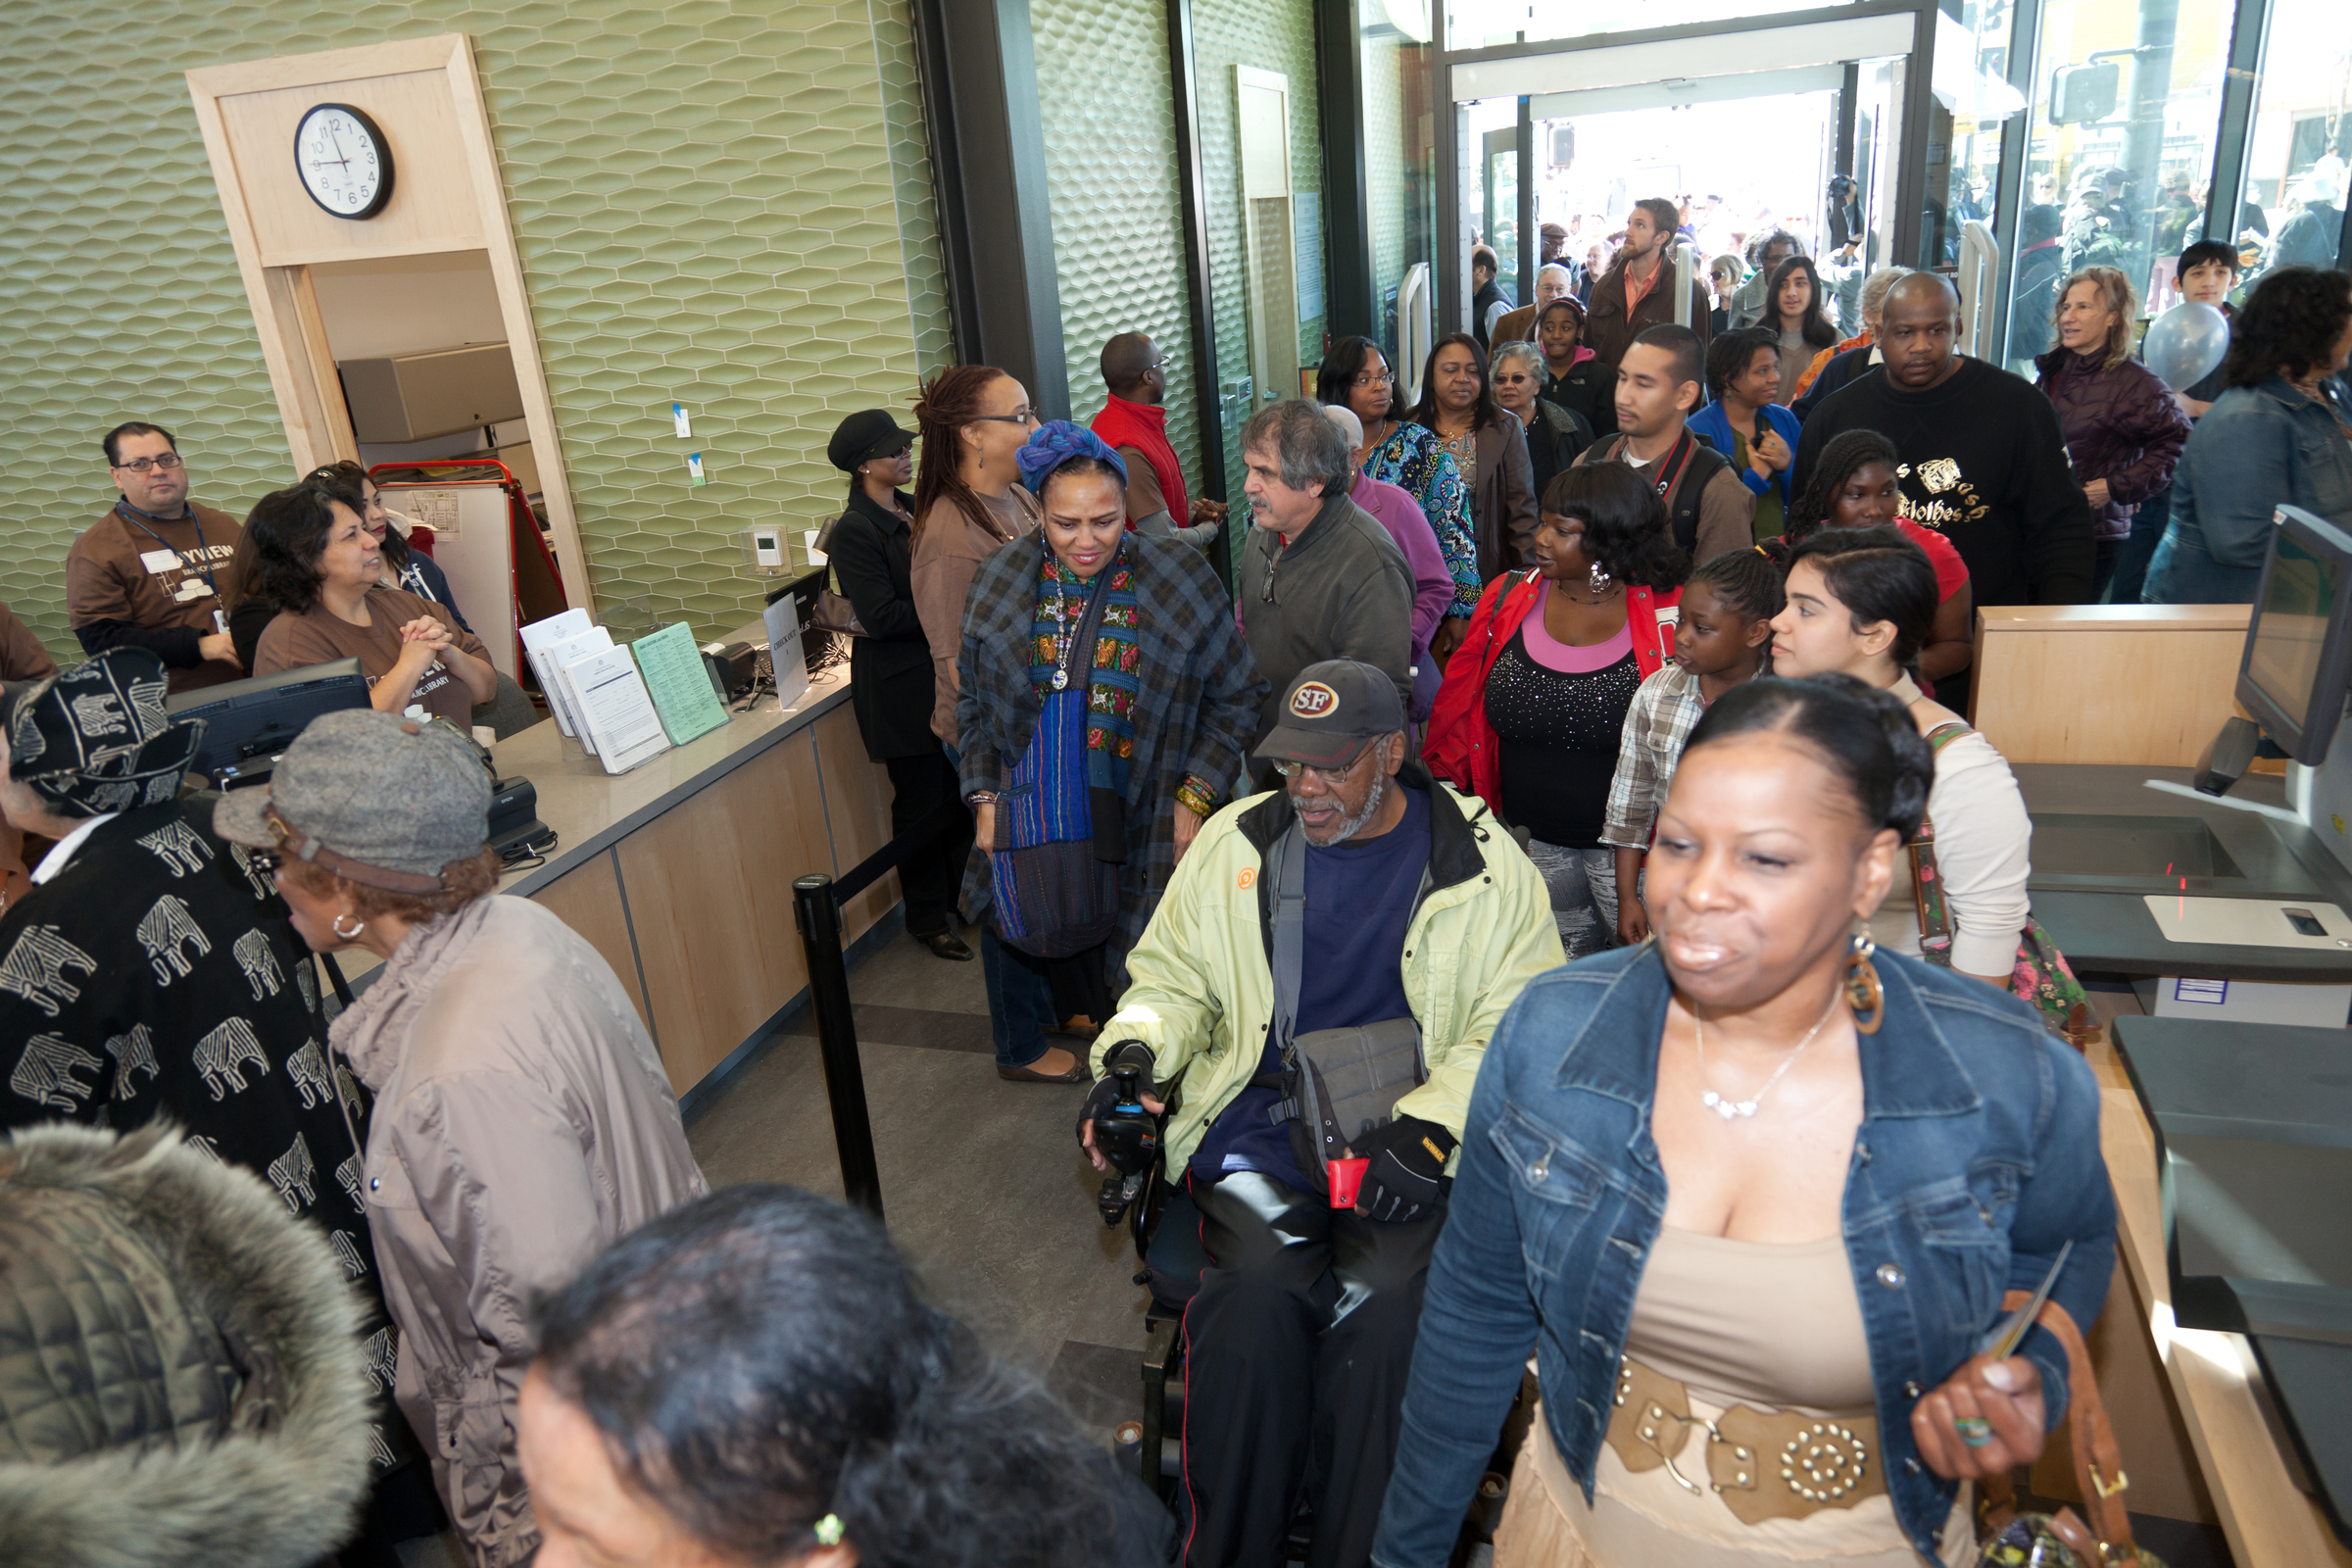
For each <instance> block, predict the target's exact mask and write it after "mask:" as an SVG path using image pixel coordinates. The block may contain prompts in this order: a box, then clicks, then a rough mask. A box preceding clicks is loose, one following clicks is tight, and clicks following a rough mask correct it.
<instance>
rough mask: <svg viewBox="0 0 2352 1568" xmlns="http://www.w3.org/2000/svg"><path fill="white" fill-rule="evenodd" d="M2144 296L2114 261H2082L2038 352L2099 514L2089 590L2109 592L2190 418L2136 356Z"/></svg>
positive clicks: (2095, 596) (2176, 456) (2168, 477)
mask: <svg viewBox="0 0 2352 1568" xmlns="http://www.w3.org/2000/svg"><path fill="white" fill-rule="evenodd" d="M2138 318H2139V299H2138V296H2136V295H2135V294H2133V293H2132V291H2131V279H2130V278H2128V277H2126V276H2125V275H2124V274H2123V273H2122V272H2121V271H2119V270H2116V269H2115V268H2112V267H2085V268H2083V269H2082V270H2079V271H2077V272H2076V273H2075V274H2074V275H2073V276H2072V277H2070V278H2068V279H2067V280H2066V287H2065V288H2063V289H2061V290H2060V291H2059V294H2058V315H2057V319H2056V323H2055V324H2056V326H2057V329H2058V346H2057V347H2056V348H2054V349H2052V350H2050V351H2049V352H2048V353H2047V354H2044V355H2042V356H2041V357H2040V358H2038V359H2036V360H2035V361H2034V366H2035V367H2036V368H2038V369H2039V370H2040V371H2041V379H2040V381H2039V383H2038V384H2039V386H2040V387H2041V390H2042V393H2043V395H2044V396H2046V397H2048V399H2049V400H2050V403H2051V405H2052V406H2053V407H2055V408H2056V409H2057V410H2058V423H2059V427H2060V428H2061V429H2063V430H2064V431H2065V432H2066V450H2067V454H2068V456H2070V457H2072V458H2073V459H2074V464H2075V478H2076V479H2077V481H2079V482H2080V483H2081V484H2082V494H2083V496H2084V498H2085V499H2087V500H2088V501H2089V502H2090V509H2091V511H2092V512H2093V513H2094V514H2096V515H2097V517H2098V523H2097V528H2096V531H2095V533H2094V534H2093V537H2094V538H2095V539H2096V540H2097V541H2098V554H2097V556H2096V558H2095V559H2094V560H2093V563H2092V566H2091V582H2090V596H2091V600H2092V602H2093V603H2096V602H2097V601H2098V600H2100V599H2102V598H2104V597H2105V596H2106V593H2107V584H2108V582H2109V580H2110V579H2112V578H2113V577H2114V576H2115V563H2116V558H2117V556H2118V555H2120V554H2121V553H2122V551H2123V548H2124V541H2125V540H2127V539H2129V538H2131V514H2132V513H2133V512H2134V511H2136V510H2137V509H2138V506H2139V503H2140V502H2142V501H2145V500H2146V499H2147V498H2148V497H2150V496H2152V495H2154V494H2156V493H2157V492H2158V491H2159V490H2162V489H2163V488H2164V487H2165V486H2166V485H2168V484H2170V483H2172V480H2173V467H2174V466H2175V465H2176V464H2178V463H2179V462H2180V447H2181V445H2182V443H2184V442H2185V441H2187V440H2188V430H2189V424H2188V416H2187V415H2185V414H2183V413H2181V412H2180V404H2179V403H2177V402H2175V401H2174V399H2173V394H2172V392H2171V390H2170V389H2169V388H2167V387H2166V386H2165V384H2164V383H2163V382H2162V381H2160V380H2158V379H2157V378H2156V376H2155V375H2154V373H2153V372H2151V371H2150V370H2149V369H2148V368H2147V367H2146V366H2144V365H2141V364H2140V363H2139V362H2138V361H2136V360H2134V359H2132V358H2131V324H2132V322H2133V321H2135V320H2137V319H2138Z"/></svg>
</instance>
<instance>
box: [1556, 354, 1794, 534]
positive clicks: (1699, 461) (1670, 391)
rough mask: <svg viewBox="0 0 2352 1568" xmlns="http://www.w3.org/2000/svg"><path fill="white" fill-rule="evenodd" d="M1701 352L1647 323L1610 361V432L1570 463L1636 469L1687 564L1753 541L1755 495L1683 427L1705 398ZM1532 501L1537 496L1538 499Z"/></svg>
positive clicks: (1717, 455)
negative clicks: (1613, 395)
mask: <svg viewBox="0 0 2352 1568" xmlns="http://www.w3.org/2000/svg"><path fill="white" fill-rule="evenodd" d="M1706 373H1707V361H1706V348H1705V345H1703V344H1702V343H1701V342H1700V341H1699V338H1698V334H1697V333H1695V332H1693V331H1691V328H1689V327H1687V326H1672V325H1668V326H1653V327H1650V328H1649V329H1648V330H1647V331H1645V332H1643V333H1642V335H1641V336H1640V337H1637V338H1635V339H1634V341H1633V342H1632V343H1631V344H1630V345H1629V346H1628V347H1627V348H1626V351H1625V358H1624V359H1622V360H1620V361H1618V362H1617V430H1618V433H1617V434H1616V435H1613V436H1608V437H1604V438H1603V439H1601V440H1598V441H1595V442H1593V444H1592V445H1591V446H1589V447H1587V448H1585V450H1584V452H1583V453H1582V454H1581V455H1579V456H1578V458H1577V460H1576V461H1577V462H1578V463H1580V464H1584V463H1624V464H1630V465H1631V466H1634V467H1636V468H1639V469H1641V470H1642V477H1643V478H1645V479H1647V480H1649V482H1650V487H1651V488H1652V489H1653V490H1654V491H1656V493H1657V497H1658V500H1659V503H1660V504H1661V505H1663V506H1664V507H1665V509H1666V521H1667V525H1668V526H1669V527H1670V528H1671V529H1672V530H1673V533H1674V542H1675V543H1676V544H1677V545H1679V546H1681V547H1682V548H1683V549H1685V550H1687V551H1689V552H1690V553H1691V564H1693V565H1696V564H1698V563H1699V562H1702V561H1711V560H1713V559H1714V558H1715V557H1717V556H1719V555H1722V554H1723V553H1724V552H1725V551H1727V550H1747V549H1750V548H1752V547H1753V546H1754V544H1755V526H1756V498H1755V497H1754V496H1752V495H1750V494H1749V493H1748V489H1747V486H1746V485H1744V484H1741V483H1740V473H1739V470H1738V469H1736V468H1735V467H1733V466H1732V465H1731V463H1730V461H1729V460H1728V459H1726V458H1725V457H1724V456H1723V455H1722V454H1721V453H1718V452H1717V451H1716V450H1715V449H1714V448H1713V447H1710V446H1709V445H1707V443H1706V442H1705V441H1704V440H1702V439H1700V438H1699V437H1698V435H1696V434H1695V433H1694V432H1692V431H1691V428H1690V426H1689V424H1688V422H1687V421H1688V420H1689V419H1690V417H1691V415H1692V414H1693V413H1695V412H1696V411H1697V409H1698V406H1699V404H1700V403H1702V402H1704V401H1705V399H1706V385H1705V377H1706ZM1539 499H1540V498H1539Z"/></svg>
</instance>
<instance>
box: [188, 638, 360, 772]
mask: <svg viewBox="0 0 2352 1568" xmlns="http://www.w3.org/2000/svg"><path fill="white" fill-rule="evenodd" d="M367 706H368V677H367V676H366V675H363V674H362V673H360V662H359V661H358V660H356V659H338V660H334V661H332V662H328V663H324V664H306V665H304V666H303V667H302V668H300V669H281V670H279V671H278V672H277V673H275V674H273V675H257V676H255V677H254V678H253V679H251V680H232V681H229V682H227V683H225V684H223V685H220V686H200V687H198V688H197V689H196V690H194V691H188V692H175V693H173V694H172V696H171V697H168V698H166V699H165V701H164V708H165V710H166V711H169V712H170V713H171V714H172V716H173V717H174V718H201V719H203V720H204V721H205V731H204V744H203V745H202V746H200V747H199V748H198V749H197V752H196V760H195V761H194V762H193V763H191V764H190V771H192V772H198V773H202V774H204V775H205V777H207V778H209V779H211V780H212V782H213V786H214V788H216V789H223V790H233V789H236V788H238V787H239V786H240V785H245V784H258V783H260V782H261V781H262V780H263V779H266V778H268V777H269V776H270V769H271V768H273V767H275V766H276V765H277V760H278V758H279V757H281V756H283V755H284V753H285V750H286V748H287V747H289V746H291V745H293V744H294V739H295V737H296V736H298V735H300V734H301V733H302V731H303V727H304V726H305V725H307V724H309V723H310V721H311V720H312V719H314V718H317V717H318V716H319V714H320V713H332V712H336V711H340V710H342V709H346V708H366V707H367Z"/></svg>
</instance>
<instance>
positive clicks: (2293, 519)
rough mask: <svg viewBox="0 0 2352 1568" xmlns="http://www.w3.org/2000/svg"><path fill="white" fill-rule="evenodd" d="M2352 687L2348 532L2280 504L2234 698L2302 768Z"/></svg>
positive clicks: (2318, 757) (2315, 757)
mask: <svg viewBox="0 0 2352 1568" xmlns="http://www.w3.org/2000/svg"><path fill="white" fill-rule="evenodd" d="M2347 689H2352V534H2347V533H2345V532H2344V530H2343V529H2341V528H2339V527H2337V526H2336V525H2335V524H2333V523H2331V522H2328V521H2326V520H2325V519H2323V518H2320V517H2316V516H2314V515H2311V514H2310V513H2308V512H2305V511H2304V510H2303V509H2302V508H2300V507H2280V508H2279V509H2278V515H2277V516H2276V518H2275V519H2274V523H2273V526H2272V528H2271V549H2270V554H2269V556H2268V557H2267V559H2265V560H2264V562H2263V564H2262V581H2261V584H2260V586H2258V587H2257V588H2256V589H2255V590H2254V613H2253V616H2252V618H2251V619H2250V620H2249V621H2248V622H2247V625H2246V649H2245V654H2244V656H2243V657H2242V659H2241V660H2240V661H2239V663H2238V668H2237V700H2238V701H2239V702H2241V703H2243V704H2245V705H2246V711H2248V712H2250V713H2252V714H2253V715H2254V721H2255V722H2256V723H2258V724H2260V725H2261V726H2262V729H2263V733H2264V734H2266V735H2268V736H2269V737H2270V738H2271V739H2272V740H2274V741H2276V742H2277V743H2278V747H2279V749H2280V750H2281V751H2283V752H2285V753H2286V755H2287V756H2289V757H2291V758H2293V759H2294V760H2296V761H2298V762H2301V763H2303V764H2304V765H2305V766H2307V767H2317V766H2318V765H2319V764H2320V763H2321V762H2322V761H2324V760H2327V744H2328V742H2330V741H2332V740H2333V739H2334V738H2335V727H2336V723H2337V721H2338V720H2339V719H2341V718H2342V717H2343V712H2344V699H2345V696H2346V692H2347Z"/></svg>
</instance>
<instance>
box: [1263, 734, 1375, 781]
mask: <svg viewBox="0 0 2352 1568" xmlns="http://www.w3.org/2000/svg"><path fill="white" fill-rule="evenodd" d="M1372 746H1373V743H1372V742H1370V741H1366V742H1365V743H1364V749H1363V750H1362V751H1360V752H1358V753H1356V754H1355V755H1354V756H1353V757H1350V758H1349V759H1348V760H1347V761H1345V762H1342V763H1341V764H1340V765H1339V766H1337V767H1317V766H1316V765H1315V764H1314V763H1312V762H1294V761H1292V760H1290V759H1289V758H1287V757H1286V758H1284V759H1282V760H1280V761H1278V762H1276V763H1275V764H1274V771H1275V772H1277V773H1280V774H1281V775H1282V776H1283V777H1284V778H1297V777H1298V776H1299V774H1301V773H1312V774H1314V775H1315V777H1316V778H1318V779H1320V780H1322V781H1323V783H1324V784H1326V785H1336V784H1344V783H1346V782H1347V780H1348V774H1350V773H1352V772H1354V771H1355V769H1356V764H1358V763H1359V762H1361V761H1363V760H1364V759H1365V758H1367V757H1369V756H1371V755H1372Z"/></svg>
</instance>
